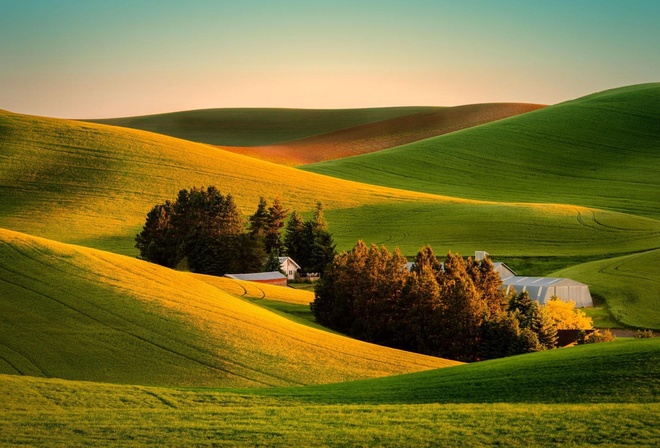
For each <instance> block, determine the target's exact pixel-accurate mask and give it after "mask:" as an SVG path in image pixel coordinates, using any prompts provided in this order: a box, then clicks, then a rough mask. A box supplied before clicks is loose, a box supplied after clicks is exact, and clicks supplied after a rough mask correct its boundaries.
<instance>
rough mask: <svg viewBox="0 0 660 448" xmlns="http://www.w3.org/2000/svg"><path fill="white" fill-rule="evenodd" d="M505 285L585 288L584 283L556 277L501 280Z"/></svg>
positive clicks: (520, 277)
mask: <svg viewBox="0 0 660 448" xmlns="http://www.w3.org/2000/svg"><path fill="white" fill-rule="evenodd" d="M502 281H503V282H504V284H505V285H520V286H523V285H524V286H543V287H547V286H587V285H585V284H584V283H580V282H576V281H575V280H571V279H570V278H557V277H523V276H517V277H508V278H505V279H503V280H502Z"/></svg>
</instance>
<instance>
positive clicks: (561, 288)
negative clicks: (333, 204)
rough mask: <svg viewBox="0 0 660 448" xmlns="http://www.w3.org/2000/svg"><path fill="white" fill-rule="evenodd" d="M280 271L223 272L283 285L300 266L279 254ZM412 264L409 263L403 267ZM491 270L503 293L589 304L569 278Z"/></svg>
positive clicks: (582, 288)
mask: <svg viewBox="0 0 660 448" xmlns="http://www.w3.org/2000/svg"><path fill="white" fill-rule="evenodd" d="M474 257H475V259H476V260H477V261H481V260H483V259H484V258H486V257H488V252H484V251H477V252H475V254H474ZM279 262H280V270H279V271H273V272H258V273H255V274H227V275H225V277H228V278H232V279H235V280H246V281H250V282H257V283H266V284H270V285H278V286H286V285H287V282H288V281H292V280H294V279H295V278H296V275H297V273H298V270H299V269H300V266H299V265H298V263H296V262H295V261H294V260H292V259H291V258H289V257H279ZM413 265H414V263H413V262H409V263H408V264H407V265H406V269H408V270H410V269H411V268H412V266H413ZM493 267H494V269H495V271H496V272H497V273H498V274H499V275H500V277H501V278H502V283H503V287H504V288H505V289H506V292H507V293H510V292H513V291H515V292H516V293H521V292H523V291H526V292H527V293H528V294H529V297H530V298H532V299H534V300H536V301H537V302H539V303H540V304H542V305H543V304H545V303H546V302H547V301H548V300H550V298H551V297H553V296H557V297H559V298H560V299H562V300H565V301H569V300H572V301H574V302H575V306H577V307H585V306H593V300H592V298H591V293H590V292H589V286H588V285H585V284H584V283H580V282H577V281H575V280H571V279H569V278H555V277H526V276H521V275H517V274H516V273H515V272H514V271H513V269H511V268H510V267H508V266H507V265H506V264H504V263H502V262H493Z"/></svg>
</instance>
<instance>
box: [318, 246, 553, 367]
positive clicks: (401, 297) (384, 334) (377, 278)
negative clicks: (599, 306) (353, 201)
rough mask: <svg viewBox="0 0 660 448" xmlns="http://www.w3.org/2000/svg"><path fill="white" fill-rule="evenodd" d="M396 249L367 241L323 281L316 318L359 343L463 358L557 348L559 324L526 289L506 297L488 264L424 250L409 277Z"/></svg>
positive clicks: (332, 267)
mask: <svg viewBox="0 0 660 448" xmlns="http://www.w3.org/2000/svg"><path fill="white" fill-rule="evenodd" d="M406 262H407V260H406V258H405V257H403V256H402V255H401V253H400V252H399V251H398V250H395V251H394V252H393V253H390V252H389V251H388V250H387V249H385V248H384V247H381V248H379V247H377V246H375V245H372V246H371V247H368V246H367V245H366V244H364V243H363V242H362V241H360V242H358V243H357V245H356V246H355V247H354V248H353V249H352V250H351V251H349V252H343V253H341V254H339V255H338V256H336V257H335V259H334V261H333V262H332V264H330V265H329V267H328V269H327V271H326V274H325V276H324V278H323V279H321V280H320V282H319V283H318V284H317V287H316V293H315V300H314V301H313V302H312V304H311V309H312V312H313V314H314V316H315V317H316V320H317V321H318V322H319V323H321V324H322V325H325V326H327V327H329V328H332V329H334V330H337V331H340V332H343V333H346V334H348V335H350V336H353V337H355V338H358V339H362V340H365V341H369V342H374V343H377V344H381V345H387V346H390V347H396V348H400V349H404V350H411V351H415V352H418V353H424V354H429V355H434V356H441V357H445V358H451V359H456V360H460V361H476V360H482V359H491V358H498V357H503V356H509V355H514V354H519V353H527V352H532V351H539V350H545V349H549V348H553V347H554V346H555V344H556V341H557V323H556V322H555V320H553V318H552V316H551V315H550V312H549V311H548V310H547V309H546V308H545V307H542V306H539V304H538V303H537V302H536V301H534V300H532V299H530V298H529V296H528V294H527V293H526V292H523V293H521V294H512V295H511V296H506V295H505V292H504V291H503V289H502V282H501V279H500V276H499V274H497V272H495V271H494V270H493V265H492V263H491V262H490V261H489V260H488V259H486V260H484V261H481V262H478V261H475V260H473V259H471V258H468V259H467V260H464V259H463V258H462V257H460V256H459V255H458V254H452V253H451V252H450V253H449V254H448V255H447V257H446V259H445V262H444V264H442V263H440V262H439V261H438V259H437V258H436V257H435V255H434V253H433V250H432V248H431V247H429V246H427V247H424V248H422V249H421V250H420V251H419V253H418V254H417V257H416V259H415V263H414V265H413V267H412V269H411V270H410V272H408V270H407V269H406Z"/></svg>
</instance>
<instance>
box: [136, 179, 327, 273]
mask: <svg viewBox="0 0 660 448" xmlns="http://www.w3.org/2000/svg"><path fill="white" fill-rule="evenodd" d="M287 214H288V210H286V209H285V208H284V207H283V205H282V203H281V202H280V200H279V199H275V200H274V201H273V203H272V205H270V206H269V205H268V202H267V201H266V200H265V199H264V198H263V197H262V198H260V200H259V204H258V205H257V209H256V211H255V213H254V214H253V215H252V216H250V217H249V218H248V219H247V220H246V219H245V218H244V217H243V216H242V215H241V213H240V211H239V210H238V208H237V206H236V203H235V202H234V198H233V197H232V196H231V195H230V194H229V195H222V194H221V193H220V192H219V191H218V190H217V189H216V188H215V187H213V186H209V187H208V188H204V187H202V188H192V189H190V190H187V189H183V190H181V191H179V193H178V195H177V197H176V199H175V200H174V201H169V200H168V201H165V203H163V204H158V205H155V206H154V207H153V208H152V209H151V210H150V211H149V213H148V214H147V219H146V222H145V224H144V226H143V228H142V231H141V232H140V233H139V234H138V235H137V236H136V237H135V243H136V244H135V247H136V248H137V249H138V250H139V251H140V258H142V259H144V260H147V261H150V262H152V263H157V264H160V265H162V266H167V267H170V268H175V267H177V266H180V265H181V264H182V263H187V266H188V267H189V268H190V270H192V271H193V272H198V273H203V274H211V275H224V274H228V273H250V272H260V271H273V270H278V269H279V261H278V260H277V257H278V256H280V255H285V254H286V255H289V256H291V257H292V258H293V259H294V260H296V262H297V263H298V264H299V265H300V266H301V267H303V268H304V269H306V270H307V272H323V270H324V269H325V266H326V265H327V264H328V263H329V262H330V261H331V260H332V258H333V257H334V255H335V245H334V242H333V240H332V236H331V235H330V233H329V232H328V229H327V223H326V222H325V219H324V217H323V207H322V205H321V204H320V203H319V204H317V207H316V211H315V214H314V217H313V218H312V219H310V220H309V221H303V220H302V218H301V217H300V215H299V214H298V213H296V212H295V211H294V212H293V213H292V215H291V218H290V219H289V222H288V224H286V234H285V238H284V240H283V239H282V230H283V229H284V227H285V220H286V217H287Z"/></svg>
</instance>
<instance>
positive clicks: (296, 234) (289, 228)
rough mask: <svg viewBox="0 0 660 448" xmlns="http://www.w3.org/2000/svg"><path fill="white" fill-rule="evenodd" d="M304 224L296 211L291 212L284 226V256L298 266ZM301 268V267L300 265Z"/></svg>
mask: <svg viewBox="0 0 660 448" xmlns="http://www.w3.org/2000/svg"><path fill="white" fill-rule="evenodd" d="M304 234H305V222H304V221H303V219H302V216H300V214H299V213H298V212H297V211H295V210H294V211H293V213H291V216H290V217H289V221H288V222H287V224H286V232H285V234H284V249H285V252H286V255H287V256H288V257H291V258H292V259H293V260H294V261H295V262H296V263H298V264H299V265H300V261H299V259H300V254H301V253H302V252H303V250H304V248H303V247H301V245H302V243H304V238H305V235H304ZM301 266H302V265H301Z"/></svg>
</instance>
